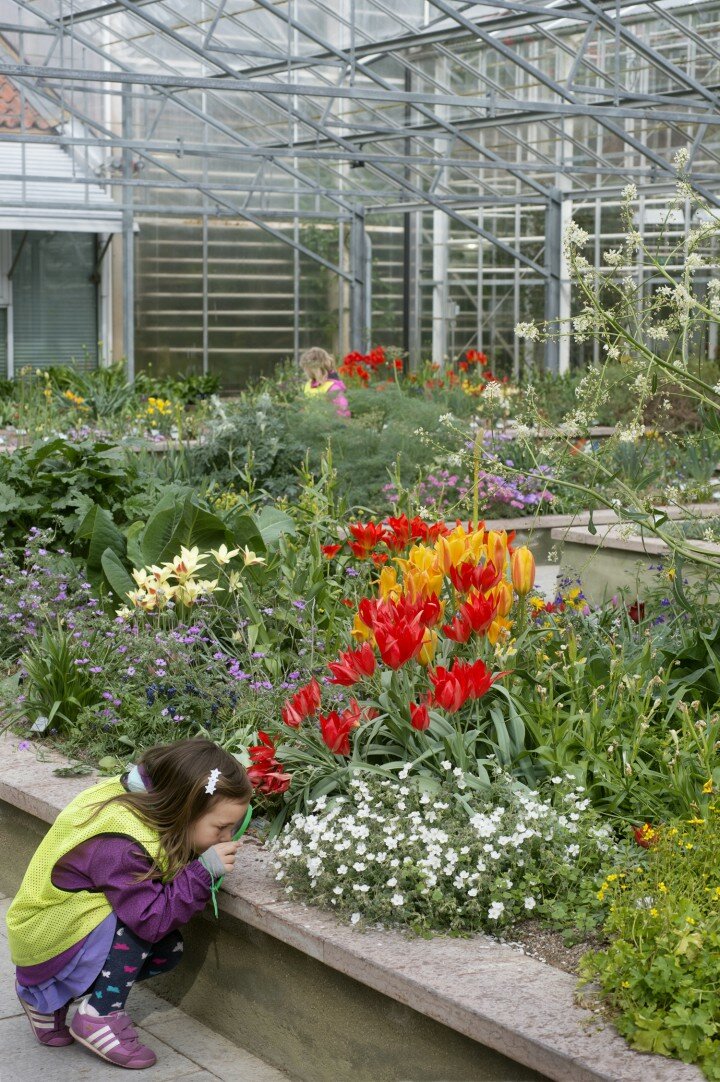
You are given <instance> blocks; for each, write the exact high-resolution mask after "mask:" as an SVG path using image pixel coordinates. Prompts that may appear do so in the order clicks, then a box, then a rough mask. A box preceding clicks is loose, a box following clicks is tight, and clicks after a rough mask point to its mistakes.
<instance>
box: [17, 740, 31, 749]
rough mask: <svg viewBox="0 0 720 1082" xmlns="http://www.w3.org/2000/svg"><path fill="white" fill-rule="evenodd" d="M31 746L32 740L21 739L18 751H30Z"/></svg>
mask: <svg viewBox="0 0 720 1082" xmlns="http://www.w3.org/2000/svg"><path fill="white" fill-rule="evenodd" d="M29 748H30V741H29V740H21V741H20V743H19V744H18V751H28V749H29Z"/></svg>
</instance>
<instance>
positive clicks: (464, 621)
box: [443, 614, 473, 642]
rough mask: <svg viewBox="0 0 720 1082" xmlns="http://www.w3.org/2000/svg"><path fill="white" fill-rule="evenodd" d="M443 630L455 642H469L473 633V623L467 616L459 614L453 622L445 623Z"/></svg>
mask: <svg viewBox="0 0 720 1082" xmlns="http://www.w3.org/2000/svg"><path fill="white" fill-rule="evenodd" d="M443 632H444V633H445V635H447V637H448V638H449V639H452V640H453V642H467V641H468V639H469V638H470V636H471V635H472V632H473V629H472V624H471V623H470V621H469V620H468V618H467V616H463V615H462V614H461V615H458V616H456V617H455V619H454V620H453V622H452V623H451V624H445V626H444V627H443Z"/></svg>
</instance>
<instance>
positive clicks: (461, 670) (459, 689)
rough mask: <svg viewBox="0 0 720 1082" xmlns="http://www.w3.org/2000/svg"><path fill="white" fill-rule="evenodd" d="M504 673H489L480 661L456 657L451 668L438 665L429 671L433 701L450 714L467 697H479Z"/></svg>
mask: <svg viewBox="0 0 720 1082" xmlns="http://www.w3.org/2000/svg"><path fill="white" fill-rule="evenodd" d="M506 675H507V673H506V672H499V673H491V672H490V670H489V669H488V668H487V666H486V665H485V664H484V663H483V662H482V661H475V662H473V663H472V664H469V663H468V662H466V661H458V660H457V658H456V659H455V661H454V662H453V665H452V668H451V669H445V668H443V667H442V666H441V665H438V667H437V669H435V670H434V671H429V676H430V681H431V683H432V685H433V702H435V703H436V704H437V705H438V706H441V707H442V708H443V709H444V710H447V711H448V713H451V714H452V713H454V712H455V711H456V710H459V709H460V707H461V706H462V705H463V704H464V703H465V702H466V701H467V700H468V699H480V698H481V697H482V696H483V695H485V694H486V693H487V692H488V691H489V690H490V688H491V687H492V685H493V684H494V683H495V681H496V680H499V679H500V677H501V676H506Z"/></svg>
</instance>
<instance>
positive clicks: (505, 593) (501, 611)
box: [492, 579, 513, 616]
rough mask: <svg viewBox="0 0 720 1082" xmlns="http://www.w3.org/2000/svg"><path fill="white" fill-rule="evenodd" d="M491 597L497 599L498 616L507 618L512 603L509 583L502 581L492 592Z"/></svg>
mask: <svg viewBox="0 0 720 1082" xmlns="http://www.w3.org/2000/svg"><path fill="white" fill-rule="evenodd" d="M492 595H493V596H494V597H497V599H498V616H507V614H508V613H509V612H510V609H511V608H512V603H513V592H512V586H511V585H510V583H509V582H506V581H505V580H504V579H503V580H502V582H499V583H498V584H497V586H496V587H495V589H494V590H493V591H492Z"/></svg>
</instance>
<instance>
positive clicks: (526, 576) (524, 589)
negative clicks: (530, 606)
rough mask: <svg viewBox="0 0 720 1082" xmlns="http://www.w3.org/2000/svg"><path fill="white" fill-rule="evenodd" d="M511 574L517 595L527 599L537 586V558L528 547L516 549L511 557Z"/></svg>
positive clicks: (523, 546)
mask: <svg viewBox="0 0 720 1082" xmlns="http://www.w3.org/2000/svg"><path fill="white" fill-rule="evenodd" d="M510 573H511V575H512V584H513V586H514V587H515V593H516V594H517V595H518V597H525V595H526V594H529V593H530V591H531V590H532V588H533V586H534V585H535V557H534V556H533V554H532V552H531V551H530V549H529V548H528V547H527V545H522V546H521V548H519V549H515V551H514V552H513V554H512V556H511V557H510Z"/></svg>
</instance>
